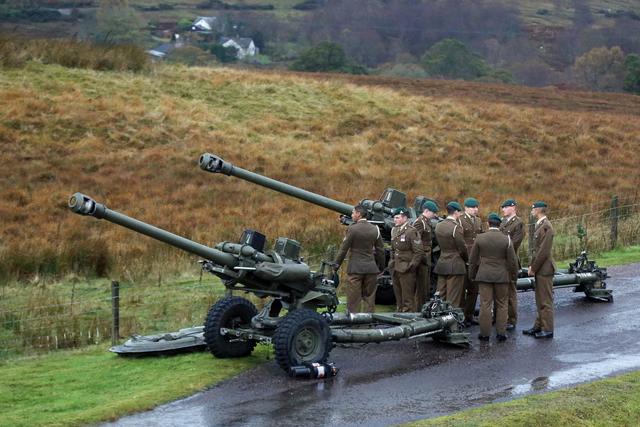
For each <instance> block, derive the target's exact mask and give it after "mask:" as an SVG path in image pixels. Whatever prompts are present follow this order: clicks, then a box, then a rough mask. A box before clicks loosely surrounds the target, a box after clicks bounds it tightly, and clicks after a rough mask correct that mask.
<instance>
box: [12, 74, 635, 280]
mask: <svg viewBox="0 0 640 427" xmlns="http://www.w3.org/2000/svg"><path fill="white" fill-rule="evenodd" d="M358 82H359V81H358ZM358 82H356V83H358ZM438 84H439V85H443V86H450V87H451V89H450V90H449V91H448V92H446V91H445V92H443V95H442V96H439V95H438V93H437V91H436V92H434V93H432V94H431V95H430V96H419V95H415V96H412V95H410V94H409V93H408V92H407V91H400V92H398V91H397V90H395V89H392V88H384V87H382V88H381V87H374V86H371V85H364V86H359V85H354V84H351V83H347V82H344V81H340V80H321V81H318V80H317V79H315V78H306V77H304V76H297V75H291V74H284V75H280V74H259V73H253V72H244V71H238V70H228V69H204V68H192V69H188V68H180V67H162V68H158V69H156V70H153V71H152V72H151V73H149V74H145V75H140V74H131V73H111V72H96V71H91V70H79V69H65V68H61V67H58V66H51V65H48V66H47V65H41V64H34V63H30V64H27V66H26V67H24V68H21V69H5V70H2V73H1V74H0V103H1V104H2V105H3V108H2V109H1V110H0V147H1V149H2V156H1V157H0V217H1V218H2V221H1V222H0V233H1V235H2V236H3V237H2V241H1V242H0V257H1V259H0V265H1V266H2V267H1V269H2V273H3V276H4V277H16V276H20V275H21V274H22V275H24V274H34V273H36V272H41V273H43V272H50V273H66V272H70V271H77V272H94V273H95V272H97V273H103V272H105V271H112V272H113V275H114V276H119V277H122V276H126V275H138V276H144V275H147V274H151V273H152V272H154V274H156V273H155V272H157V271H158V270H162V271H165V272H166V271H168V272H172V271H178V270H180V269H181V268H183V267H184V263H185V262H186V260H188V259H191V258H190V257H188V256H186V255H182V254H180V252H179V251H177V250H173V249H171V248H167V247H165V246H163V245H161V244H158V243H155V242H152V241H151V240H150V239H147V238H145V237H141V236H137V235H135V234H133V233H131V232H129V231H128V230H124V229H121V228H119V227H117V226H113V225H110V224H107V223H104V222H101V221H96V220H94V219H92V218H80V217H78V216H76V215H73V214H71V213H70V212H69V211H68V210H67V209H66V208H65V206H66V201H67V198H68V196H69V195H70V194H72V193H73V192H75V191H82V192H84V193H86V194H88V195H90V196H93V197H95V198H96V199H97V200H98V201H100V202H104V203H105V204H107V206H109V207H111V208H113V209H115V210H118V211H121V212H123V213H126V214H128V215H131V216H134V217H136V218H139V219H141V220H144V221H147V222H150V223H152V224H155V225H157V226H160V227H163V228H166V229H168V230H170V231H172V232H175V233H178V234H181V235H184V236H186V237H189V238H193V239H195V240H197V241H200V242H203V243H207V244H211V243H215V242H218V241H221V240H225V239H233V240H235V239H236V238H237V237H238V236H239V234H240V233H241V231H242V230H243V228H245V227H252V228H256V229H258V230H261V231H262V232H264V233H265V234H267V236H268V237H270V238H271V239H273V238H275V237H277V236H289V237H292V238H295V239H297V240H299V241H301V242H302V243H303V245H304V246H305V247H306V248H307V249H308V250H310V251H311V252H314V253H317V252H318V251H319V250H320V248H322V247H324V246H325V245H326V244H328V243H336V242H338V241H339V239H340V237H341V235H342V233H343V229H342V228H341V226H340V225H339V224H338V221H337V219H336V215H335V214H333V213H332V212H329V211H327V210H325V209H323V208H320V207H314V206H310V205H308V204H306V203H304V202H301V201H298V200H295V199H290V198H288V197H285V196H281V195H279V194H276V193H274V192H272V191H270V190H266V189H262V188H258V187H256V186H254V185H251V184H249V183H245V182H242V181H240V180H238V179H235V178H229V177H222V176H213V175H211V174H207V173H204V172H202V171H201V170H200V169H199V168H198V166H197V159H198V157H199V155H200V154H201V153H203V152H205V151H209V152H212V153H217V154H219V155H221V156H222V157H223V158H225V159H227V160H229V161H232V162H234V163H235V164H237V165H238V166H241V167H243V168H246V169H249V170H253V171H257V172H259V173H263V174H265V175H268V176H271V177H273V178H276V179H280V180H283V181H285V182H288V183H290V184H293V185H297V186H299V187H302V188H305V189H308V190H311V191H315V192H318V193H321V194H324V195H327V196H329V197H333V198H336V199H339V200H342V201H345V202H349V203H356V202H357V201H359V200H360V199H361V198H364V197H367V198H375V197H377V196H379V194H380V193H381V192H382V191H383V189H384V188H385V187H388V186H390V187H395V188H398V189H402V190H403V191H405V192H407V193H408V195H409V197H410V198H411V200H412V199H413V197H415V196H417V195H419V194H423V195H426V196H431V197H434V198H436V199H437V200H438V201H439V202H440V204H441V205H442V204H443V203H444V202H445V201H448V200H451V199H461V198H463V197H466V196H474V197H477V198H478V199H479V200H480V201H481V203H482V205H481V208H482V213H483V214H486V213H488V211H489V210H496V209H497V206H498V203H499V202H500V201H501V200H503V199H504V198H506V197H515V198H516V199H518V200H519V201H520V202H521V203H523V204H524V203H529V202H530V201H532V200H536V199H544V200H546V201H547V202H548V203H549V204H550V205H551V207H552V217H556V218H557V217H561V216H565V215H566V214H568V212H569V210H573V209H574V208H575V209H579V210H581V211H589V210H592V206H591V205H594V204H598V203H605V204H606V203H608V200H609V198H610V196H611V195H612V194H620V195H631V196H633V195H635V194H636V191H637V187H638V184H639V176H638V168H637V165H638V161H639V160H640V154H639V150H638V143H640V120H638V118H639V116H640V108H639V105H640V98H637V97H629V96H623V95H620V96H618V95H606V100H607V102H606V104H607V105H609V106H612V107H610V108H608V109H607V108H605V109H602V110H600V111H590V110H589V109H587V108H583V106H584V102H583V101H581V100H582V99H583V98H584V96H585V95H584V94H580V93H576V94H574V93H572V92H563V93H562V106H561V107H559V106H558V103H557V101H558V98H557V97H555V95H554V96H553V97H550V100H549V103H548V104H547V103H545V101H546V99H547V98H546V96H547V94H548V93H549V92H548V91H545V90H539V91H537V92H536V90H534V89H527V91H530V92H531V93H536V94H537V98H536V102H535V103H534V104H535V106H534V104H532V103H530V102H528V103H525V104H524V105H513V104H512V103H511V102H510V101H509V99H513V98H517V97H514V96H513V94H511V95H510V97H507V98H508V99H507V98H505V102H501V101H500V96H499V95H495V96H494V97H487V99H484V100H483V99H478V98H473V99H461V97H460V96H450V94H451V93H452V92H456V89H455V88H456V87H458V85H466V84H465V83H457V82H448V83H438ZM508 88H509V87H508V86H507V87H502V86H501V89H500V90H507V89H508ZM513 90H514V93H516V94H517V93H518V91H520V90H521V89H520V88H516V87H514V89H513ZM573 97H575V99H576V105H578V107H577V108H576V111H573V110H572V109H571V108H570V107H571V104H572V99H573ZM496 98H497V99H496ZM616 100H619V102H620V103H621V104H623V105H624V106H625V108H618V107H615V105H616ZM194 269H195V267H194Z"/></svg>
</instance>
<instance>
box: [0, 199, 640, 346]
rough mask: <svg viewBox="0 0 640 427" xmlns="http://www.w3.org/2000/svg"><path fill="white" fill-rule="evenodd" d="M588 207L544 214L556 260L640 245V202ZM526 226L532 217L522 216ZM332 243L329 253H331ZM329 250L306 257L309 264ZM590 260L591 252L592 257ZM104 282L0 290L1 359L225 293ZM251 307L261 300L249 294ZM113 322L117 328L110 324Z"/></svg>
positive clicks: (147, 322)
mask: <svg viewBox="0 0 640 427" xmlns="http://www.w3.org/2000/svg"><path fill="white" fill-rule="evenodd" d="M589 208H590V210H589V211H582V212H579V211H578V210H577V209H576V211H575V212H569V211H566V212H564V213H565V214H566V215H564V216H561V217H560V216H559V215H557V214H556V215H550V219H551V222H552V224H553V227H554V230H555V237H554V248H553V250H554V257H555V259H556V260H566V259H571V258H574V257H575V256H576V255H577V254H578V253H579V252H580V251H581V250H587V251H588V252H589V253H590V254H592V255H596V254H598V253H601V252H603V251H607V250H610V249H612V248H615V247H622V246H630V245H635V244H638V243H640V201H639V200H638V198H637V197H636V196H634V197H630V198H629V197H628V198H618V197H614V198H613V199H612V200H611V201H609V202H607V203H598V204H594V205H591V206H589ZM523 220H524V221H525V222H527V223H528V225H529V228H530V227H531V225H532V224H533V220H532V219H531V218H523ZM529 235H530V233H527V235H526V237H525V241H524V242H523V243H522V244H521V246H520V253H519V256H520V259H521V261H522V265H527V263H528V260H529V259H530V249H531V244H530V242H529V240H530V239H529ZM335 249H336V248H335V247H333V248H332V249H331V251H330V252H331V253H335ZM332 257H333V255H327V254H312V255H310V256H308V257H307V258H306V262H307V263H309V264H310V265H311V266H312V268H317V267H319V266H320V263H321V261H322V260H323V259H328V258H332ZM592 257H593V256H592ZM109 285H110V281H109V280H106V279H105V280H102V282H99V283H95V282H92V283H89V282H80V281H76V283H73V284H66V285H65V286H63V285H60V286H58V285H57V284H56V285H49V286H29V285H23V286H16V287H12V288H8V289H3V290H2V295H0V358H6V357H12V356H14V355H20V354H29V353H33V352H41V351H52V350H57V349H64V348H77V347H82V346H86V345H89V344H100V343H106V342H110V341H113V340H120V339H122V338H123V337H127V336H130V335H133V334H137V333H144V334H154V333H159V332H166V331H174V330H177V329H181V328H185V327H189V326H195V325H202V324H203V321H204V318H205V316H206V313H207V310H208V309H209V307H210V306H211V305H212V304H213V303H215V301H216V300H217V299H218V298H220V297H222V296H223V295H224V287H223V286H222V284H221V283H220V282H219V281H218V280H217V279H212V278H205V280H203V278H202V276H201V277H200V278H199V279H197V278H196V279H193V280H190V281H186V282H185V281H183V282H177V283H162V284H160V283H159V284H136V283H122V284H119V294H118V295H117V304H118V314H117V319H114V304H115V303H116V298H115V297H114V295H113V294H112V293H111V289H110V288H111V287H110V286H109ZM251 298H252V299H253V301H254V302H255V303H256V305H258V306H260V305H261V301H260V300H258V299H257V298H255V297H251ZM116 321H117V323H118V325H117V326H118V328H116V329H114V323H115V322H116Z"/></svg>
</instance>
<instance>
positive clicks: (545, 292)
mask: <svg viewBox="0 0 640 427" xmlns="http://www.w3.org/2000/svg"><path fill="white" fill-rule="evenodd" d="M547 209H548V208H547V204H546V203H545V202H535V203H534V204H533V205H532V206H531V215H533V216H534V217H535V218H536V219H537V221H536V226H535V230H534V232H533V240H534V250H533V255H532V256H531V265H530V266H529V276H534V277H535V279H536V287H535V292H536V308H537V311H538V315H537V317H536V323H535V324H534V325H533V327H532V328H530V329H526V330H524V331H522V333H523V334H525V335H532V336H534V337H536V338H553V275H554V274H555V272H556V264H555V262H553V257H552V255H551V252H552V248H553V234H554V232H553V227H552V226H551V222H549V220H548V219H547Z"/></svg>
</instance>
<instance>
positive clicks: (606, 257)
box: [557, 246, 640, 268]
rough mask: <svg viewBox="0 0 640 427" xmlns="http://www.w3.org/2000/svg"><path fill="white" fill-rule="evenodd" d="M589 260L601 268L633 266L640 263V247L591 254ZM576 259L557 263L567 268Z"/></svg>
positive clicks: (560, 266)
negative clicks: (632, 264)
mask: <svg viewBox="0 0 640 427" xmlns="http://www.w3.org/2000/svg"><path fill="white" fill-rule="evenodd" d="M589 258H590V259H592V260H595V261H596V264H598V266H600V267H611V266H614V265H623V264H631V263H635V262H640V246H627V247H625V248H617V249H614V250H612V251H606V252H601V253H599V254H595V255H594V254H589ZM573 261H575V259H567V260H563V261H560V262H558V263H557V265H558V267H559V268H566V266H568V265H569V262H573Z"/></svg>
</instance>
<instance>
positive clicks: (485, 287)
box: [469, 213, 518, 341]
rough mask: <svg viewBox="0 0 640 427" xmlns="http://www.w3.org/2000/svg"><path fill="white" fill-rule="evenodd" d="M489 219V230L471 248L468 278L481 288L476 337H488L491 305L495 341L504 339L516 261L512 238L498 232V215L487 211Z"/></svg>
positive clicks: (483, 338)
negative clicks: (510, 284)
mask: <svg viewBox="0 0 640 427" xmlns="http://www.w3.org/2000/svg"><path fill="white" fill-rule="evenodd" d="M488 222H489V231H488V232H487V233H484V234H481V235H480V236H478V238H477V239H476V241H475V243H474V244H473V247H472V248H471V255H470V258H469V278H470V279H471V280H472V281H474V282H477V283H478V288H479V291H480V335H478V339H480V340H481V341H488V340H489V335H490V334H491V319H492V317H493V316H492V308H493V311H494V312H495V313H496V337H497V338H498V341H505V340H506V339H507V335H506V323H507V300H508V296H509V283H511V281H512V280H513V278H514V277H515V276H516V274H517V270H518V263H517V261H516V254H515V252H514V250H513V243H512V242H511V238H510V237H509V236H505V235H504V234H503V233H501V232H500V228H499V227H500V222H501V220H500V217H499V216H498V214H495V213H491V214H489V217H488ZM492 306H493V307H492Z"/></svg>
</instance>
